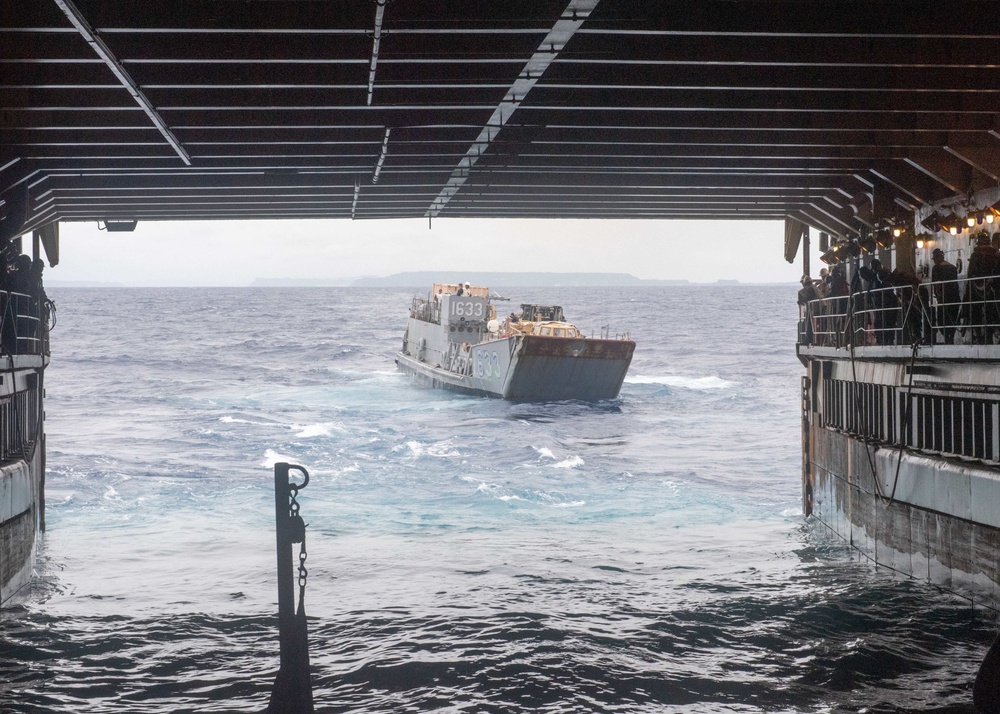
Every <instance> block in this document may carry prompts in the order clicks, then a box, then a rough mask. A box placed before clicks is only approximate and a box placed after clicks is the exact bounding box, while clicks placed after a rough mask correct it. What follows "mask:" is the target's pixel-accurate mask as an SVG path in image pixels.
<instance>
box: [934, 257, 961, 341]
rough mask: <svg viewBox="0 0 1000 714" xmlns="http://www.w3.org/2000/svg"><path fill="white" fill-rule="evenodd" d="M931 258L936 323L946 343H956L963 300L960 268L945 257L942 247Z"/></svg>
mask: <svg viewBox="0 0 1000 714" xmlns="http://www.w3.org/2000/svg"><path fill="white" fill-rule="evenodd" d="M931 260H932V261H933V262H934V265H933V266H932V267H931V284H932V286H933V289H934V299H935V301H936V302H937V310H936V311H935V315H934V323H935V325H936V326H937V327H939V328H940V331H941V334H942V335H943V337H944V344H946V345H951V344H954V343H955V332H956V328H957V326H958V310H959V307H960V303H961V302H962V294H961V291H960V290H959V289H958V268H956V267H955V266H954V265H952V264H951V263H949V262H948V261H947V260H945V259H944V251H943V250H941V249H940V248H935V249H934V250H933V251H931ZM935 341H936V340H935Z"/></svg>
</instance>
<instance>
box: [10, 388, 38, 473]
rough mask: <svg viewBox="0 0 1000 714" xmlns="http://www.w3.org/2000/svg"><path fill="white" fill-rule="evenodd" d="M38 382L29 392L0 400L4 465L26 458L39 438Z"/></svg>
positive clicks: (17, 393)
mask: <svg viewBox="0 0 1000 714" xmlns="http://www.w3.org/2000/svg"><path fill="white" fill-rule="evenodd" d="M40 431H41V411H40V409H39V403H38V380H37V379H34V380H29V388H28V389H25V390H22V391H20V392H14V393H13V394H8V395H6V396H0V463H7V462H9V461H13V460H17V459H21V458H26V457H27V456H28V455H29V454H30V453H31V451H32V448H33V447H34V445H35V440H36V439H38V438H39V433H40Z"/></svg>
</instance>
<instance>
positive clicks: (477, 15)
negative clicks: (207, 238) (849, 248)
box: [0, 0, 1000, 237]
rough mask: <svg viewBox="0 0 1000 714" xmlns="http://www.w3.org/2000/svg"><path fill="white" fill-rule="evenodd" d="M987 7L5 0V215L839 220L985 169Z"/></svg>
mask: <svg viewBox="0 0 1000 714" xmlns="http://www.w3.org/2000/svg"><path fill="white" fill-rule="evenodd" d="M995 11H996V4H995V3H994V2H948V3H944V2H933V3H931V2H909V3H897V2H884V1H871V2H866V1H864V0H849V1H828V0H815V1H813V2H799V1H795V2H781V1H772V2H761V1H757V0H692V1H688V2H676V1H671V0H658V1H657V2H626V1H625V0H558V1H551V0H504V1H503V2H489V3H485V2H476V3H473V2H440V0H434V1H430V0H388V1H385V0H323V1H312V2H309V1H293V0H287V1H278V0H207V1H200V2H169V3H168V2H161V3H150V2H108V1H107V0H30V1H29V0H14V1H12V2H5V3H3V5H2V8H0V24H2V27H0V198H2V200H3V204H2V206H0V215H2V223H0V229H2V233H3V236H4V237H10V236H14V235H19V234H22V233H26V232H28V231H31V230H36V229H40V228H43V227H45V226H51V225H52V224H54V223H55V222H57V221H103V222H106V223H109V225H112V226H114V225H126V226H127V225H128V224H129V223H130V222H131V221H150V220H168V219H169V220H182V219H230V220H232V219H264V218H286V219H291V218H353V219H379V218H404V217H430V218H434V217H437V216H441V217H506V218H516V217H551V218H564V217H578V218H646V219H668V218H678V219H684V218H702V219H766V220H786V226H789V225H792V226H796V225H802V226H811V227H813V228H815V229H817V230H820V231H826V232H829V233H831V234H835V235H849V234H850V233H852V232H853V231H857V230H859V228H861V227H862V226H865V225H867V226H873V225H876V224H877V223H878V221H880V220H889V221H898V220H901V219H900V216H903V217H905V216H909V220H912V218H913V212H914V211H915V210H920V209H926V207H928V206H930V205H931V204H934V203H935V202H936V201H940V200H942V199H945V198H949V197H959V196H963V195H967V194H969V193H971V192H976V191H981V190H983V189H987V188H990V187H996V186H997V184H998V182H1000V133H998V132H1000V123H998V116H997V113H998V111H1000V30H998V29H997V22H996V14H995ZM118 222H120V223H118Z"/></svg>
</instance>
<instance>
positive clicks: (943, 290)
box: [798, 276, 1000, 347]
mask: <svg viewBox="0 0 1000 714" xmlns="http://www.w3.org/2000/svg"><path fill="white" fill-rule="evenodd" d="M956 297H957V298H958V299H957V300H956V299H955V298H956ZM998 338H1000V276H994V277H984V278H972V279H969V278H964V279H959V280H939V281H936V282H925V283H920V285H919V286H915V285H909V284H907V285H894V286H890V287H886V288H872V289H863V290H859V291H855V292H854V293H852V294H850V295H841V296H834V297H826V298H819V299H816V300H811V301H809V302H808V303H806V304H805V305H804V306H803V305H800V310H799V333H798V342H799V344H802V345H815V346H827V347H849V346H851V345H853V346H855V347H861V346H866V345H913V344H928V345H930V344H980V345H986V344H995V342H996V340H997V339H998Z"/></svg>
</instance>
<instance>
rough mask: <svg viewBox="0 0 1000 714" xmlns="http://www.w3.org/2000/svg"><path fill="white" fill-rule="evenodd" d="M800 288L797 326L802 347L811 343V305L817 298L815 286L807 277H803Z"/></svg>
mask: <svg viewBox="0 0 1000 714" xmlns="http://www.w3.org/2000/svg"><path fill="white" fill-rule="evenodd" d="M800 282H801V283H802V288H801V289H800V290H799V295H798V303H799V324H800V325H801V329H800V331H799V339H800V340H801V342H802V344H804V345H811V344H812V343H813V324H812V322H813V321H812V311H813V307H814V305H811V304H810V303H813V301H815V300H816V299H818V298H819V295H817V294H816V286H815V285H813V280H812V278H810V277H809V276H808V275H803V276H802V280H801V281H800Z"/></svg>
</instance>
